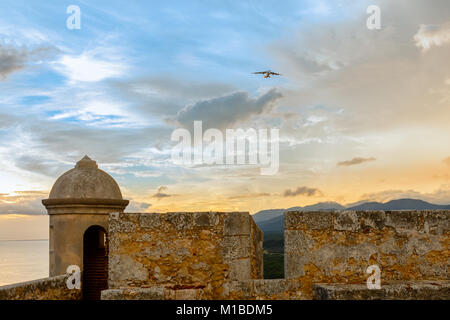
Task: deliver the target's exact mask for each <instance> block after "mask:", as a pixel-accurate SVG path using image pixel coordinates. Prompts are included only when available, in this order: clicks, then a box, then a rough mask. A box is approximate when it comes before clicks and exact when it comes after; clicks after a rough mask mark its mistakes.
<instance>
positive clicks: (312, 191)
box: [283, 186, 322, 197]
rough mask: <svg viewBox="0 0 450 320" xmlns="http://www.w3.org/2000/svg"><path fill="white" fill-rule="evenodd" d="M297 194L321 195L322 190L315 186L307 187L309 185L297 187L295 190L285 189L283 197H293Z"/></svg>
mask: <svg viewBox="0 0 450 320" xmlns="http://www.w3.org/2000/svg"><path fill="white" fill-rule="evenodd" d="M299 195H304V196H307V197H312V196H320V195H322V192H321V191H320V190H319V189H317V188H309V187H305V186H303V187H297V189H295V190H290V189H287V190H285V191H284V193H283V197H295V196H299Z"/></svg>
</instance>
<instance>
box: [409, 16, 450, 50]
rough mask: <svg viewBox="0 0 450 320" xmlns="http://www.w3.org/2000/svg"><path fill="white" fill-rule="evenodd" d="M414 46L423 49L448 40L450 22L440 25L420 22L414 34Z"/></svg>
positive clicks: (443, 43)
mask: <svg viewBox="0 0 450 320" xmlns="http://www.w3.org/2000/svg"><path fill="white" fill-rule="evenodd" d="M414 40H415V41H416V46H417V47H419V48H422V50H423V51H427V50H429V49H430V48H431V47H433V46H436V47H440V46H442V45H445V44H446V43H448V42H450V22H447V23H445V24H442V25H425V24H421V25H420V28H419V31H417V33H416V34H415V35H414Z"/></svg>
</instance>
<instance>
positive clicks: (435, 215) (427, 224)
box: [424, 210, 450, 235]
mask: <svg viewBox="0 0 450 320" xmlns="http://www.w3.org/2000/svg"><path fill="white" fill-rule="evenodd" d="M424 230H425V232H426V233H429V234H433V235H443V234H445V233H446V232H449V231H450V211H448V210H446V211H443V210H435V211H426V212H424Z"/></svg>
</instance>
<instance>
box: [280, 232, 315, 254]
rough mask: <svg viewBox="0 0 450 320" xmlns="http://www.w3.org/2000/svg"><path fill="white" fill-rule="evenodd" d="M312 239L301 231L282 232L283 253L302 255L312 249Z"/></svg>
mask: <svg viewBox="0 0 450 320" xmlns="http://www.w3.org/2000/svg"><path fill="white" fill-rule="evenodd" d="M314 243H315V241H314V239H313V238H311V237H310V236H308V235H307V234H305V233H304V232H302V231H297V230H285V231H284V252H285V253H286V254H288V253H297V254H302V253H304V252H307V251H308V250H310V249H312V248H313V246H314Z"/></svg>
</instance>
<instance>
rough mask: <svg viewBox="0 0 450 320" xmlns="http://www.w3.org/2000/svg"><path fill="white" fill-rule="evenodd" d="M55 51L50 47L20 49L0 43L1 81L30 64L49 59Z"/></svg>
mask: <svg viewBox="0 0 450 320" xmlns="http://www.w3.org/2000/svg"><path fill="white" fill-rule="evenodd" d="M53 50H54V49H53V48H50V47H41V48H37V49H32V50H29V49H27V48H25V47H23V48H20V49H18V48H15V47H13V46H6V45H4V44H2V43H0V80H5V79H6V78H7V77H8V76H9V75H10V74H11V73H13V72H15V71H18V70H21V69H24V68H25V67H26V66H27V64H28V63H29V62H32V61H37V60H39V59H42V58H45V57H48V55H49V53H50V52H52V51H53Z"/></svg>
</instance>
